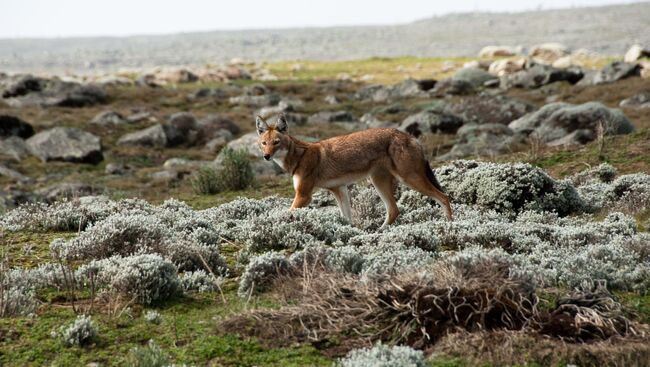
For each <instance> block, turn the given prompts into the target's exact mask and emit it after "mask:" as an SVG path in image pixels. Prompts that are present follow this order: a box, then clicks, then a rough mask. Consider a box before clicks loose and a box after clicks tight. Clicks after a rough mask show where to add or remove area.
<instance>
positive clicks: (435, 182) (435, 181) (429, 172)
mask: <svg viewBox="0 0 650 367" xmlns="http://www.w3.org/2000/svg"><path fill="white" fill-rule="evenodd" d="M424 170H425V171H426V174H427V178H428V179H429V181H431V184H433V186H434V187H435V188H436V189H438V190H440V191H441V192H445V190H444V189H443V188H442V186H440V182H438V179H437V178H436V175H434V174H433V170H432V169H431V165H430V164H429V162H427V164H426V166H425V168H424Z"/></svg>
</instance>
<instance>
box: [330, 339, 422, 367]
mask: <svg viewBox="0 0 650 367" xmlns="http://www.w3.org/2000/svg"><path fill="white" fill-rule="evenodd" d="M336 366H338V367H426V366H427V363H426V362H425V360H424V353H422V352H421V351H419V350H415V349H413V348H411V347H408V346H387V345H384V344H381V343H378V344H377V345H375V346H374V347H372V348H369V349H355V350H352V351H350V352H349V353H348V355H347V356H346V357H345V358H342V359H340V360H339V361H338V363H337V364H336Z"/></svg>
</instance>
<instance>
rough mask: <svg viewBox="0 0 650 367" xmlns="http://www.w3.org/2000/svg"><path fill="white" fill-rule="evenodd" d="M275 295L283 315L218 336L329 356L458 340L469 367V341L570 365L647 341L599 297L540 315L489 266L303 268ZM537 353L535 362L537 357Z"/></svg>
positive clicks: (528, 297) (265, 316)
mask: <svg viewBox="0 0 650 367" xmlns="http://www.w3.org/2000/svg"><path fill="white" fill-rule="evenodd" d="M275 289H276V291H277V292H278V294H282V295H284V296H285V300H286V301H287V302H286V303H287V304H288V305H287V306H285V307H283V308H280V309H278V310H256V311H252V312H249V313H245V314H240V315H236V316H234V317H232V318H229V319H227V320H225V321H223V322H221V323H220V325H219V330H222V331H224V332H234V333H239V334H244V335H247V336H254V337H257V338H259V339H260V340H268V341H271V342H270V343H271V344H272V345H274V346H286V345H292V344H294V343H304V342H309V343H312V344H314V345H316V346H317V347H320V348H321V349H325V350H326V351H325V353H328V354H331V353H332V350H335V351H336V352H335V353H337V354H340V353H343V352H346V351H347V350H350V349H352V348H355V347H360V346H369V345H372V344H373V343H374V342H376V341H378V340H381V341H383V342H388V343H395V344H407V345H410V346H412V347H415V348H419V349H424V350H430V351H442V352H449V353H452V352H455V351H456V350H457V349H458V348H460V347H458V346H456V347H457V348H456V349H454V348H455V347H454V344H453V343H457V344H458V345H461V346H462V345H463V342H462V338H467V339H468V342H470V344H468V348H474V349H476V358H477V360H478V358H481V357H480V356H481V353H483V352H484V351H479V349H480V348H483V347H482V345H481V343H480V342H479V341H478V340H480V339H483V338H491V337H492V335H498V336H503V337H504V338H505V336H512V337H513V338H515V337H516V338H519V339H521V340H519V339H513V341H512V343H515V344H516V343H523V342H530V341H532V340H543V341H546V343H547V344H549V345H551V344H553V343H555V344H558V345H575V347H569V346H567V347H565V349H566V351H567V352H566V353H567V354H566V355H567V356H569V354H568V353H569V352H570V353H573V354H570V355H571V356H573V357H575V358H577V359H576V360H580V359H579V358H582V357H581V356H582V354H580V353H582V352H584V353H588V352H589V351H590V349H589V348H587V347H581V346H580V345H582V344H585V343H611V344H612V345H616V348H622V349H621V350H623V349H624V350H626V351H628V352H630V353H631V351H632V350H633V349H630V348H628V347H627V344H625V343H626V340H628V339H629V340H630V343H633V344H634V343H638V341H639V340H646V341H647V339H648V329H647V325H642V324H639V323H636V322H633V321H631V320H629V319H628V318H626V317H625V316H624V312H623V310H622V309H621V305H620V304H619V303H617V302H616V301H615V300H614V299H613V298H612V296H611V295H609V294H607V293H605V292H604V291H602V290H601V289H597V290H596V291H595V292H581V293H579V292H575V293H572V294H570V295H569V296H567V297H565V298H561V299H559V300H558V301H557V302H556V304H555V305H554V306H553V307H551V308H550V309H541V308H539V307H538V304H539V299H538V297H537V295H536V290H535V288H534V287H533V286H532V283H531V282H529V281H528V280H526V279H520V278H515V277H511V276H510V275H509V274H508V266H507V264H501V263H498V262H495V261H493V260H485V261H483V262H482V263H479V264H473V265H472V266H468V265H464V264H460V265H459V264H448V263H445V262H439V263H438V264H436V265H435V266H434V267H433V268H432V269H429V271H427V272H426V273H420V274H403V275H400V276H395V277H391V278H390V279H389V278H378V279H370V280H368V279H365V280H361V279H359V278H358V277H356V276H352V275H343V274H333V273H327V272H325V271H324V270H323V269H322V267H320V266H318V265H315V266H307V265H306V266H305V267H304V269H303V273H302V274H299V275H298V276H296V275H295V274H294V276H293V277H292V278H289V277H287V278H283V279H279V280H278V281H277V283H276V287H275ZM459 338H461V339H459ZM610 340H611V341H610ZM485 342H486V343H488V344H490V343H491V340H489V339H487V340H485ZM472 343H475V344H476V345H474V344H472ZM515 344H513V346H512V347H511V348H510V354H512V355H510V356H509V357H508V355H509V354H508V352H505V351H504V352H499V353H501V354H499V353H497V354H495V356H494V358H495V360H506V359H507V358H515V357H516V354H517V353H520V352H521V350H523V349H521V350H519V349H517V348H520V347H521V346H520V344H516V345H515ZM522 348H523V347H522ZM626 348H627V349H626ZM533 349H538V348H533ZM646 349H647V350H649V351H650V348H645V349H642V352H643V351H645V350H646ZM544 350H545V349H544V348H539V350H537V351H536V353H540V356H542V357H543V353H544ZM551 352H552V348H550V349H549V353H551ZM626 353H627V352H626ZM643 353H645V352H643ZM502 354H503V355H502ZM603 356H605V354H603ZM621 358H623V357H621ZM497 364H499V363H497Z"/></svg>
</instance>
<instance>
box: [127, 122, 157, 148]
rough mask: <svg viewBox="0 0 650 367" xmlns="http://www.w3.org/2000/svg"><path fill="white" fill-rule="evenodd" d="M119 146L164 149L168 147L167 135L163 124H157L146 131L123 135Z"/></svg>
mask: <svg viewBox="0 0 650 367" xmlns="http://www.w3.org/2000/svg"><path fill="white" fill-rule="evenodd" d="M117 144H119V145H134V146H144V147H156V148H164V147H166V146H167V134H166V133H165V129H164V128H163V126H162V125H161V124H155V125H153V126H151V127H148V128H146V129H143V130H139V131H136V132H132V133H128V134H126V135H123V136H122V137H121V138H120V139H119V140H118V141H117Z"/></svg>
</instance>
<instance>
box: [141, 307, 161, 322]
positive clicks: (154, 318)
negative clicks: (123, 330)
mask: <svg viewBox="0 0 650 367" xmlns="http://www.w3.org/2000/svg"><path fill="white" fill-rule="evenodd" d="M144 319H145V320H147V322H150V323H152V324H156V325H158V324H160V323H161V322H162V315H160V313H159V312H158V311H154V310H149V311H147V312H145V314H144Z"/></svg>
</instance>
